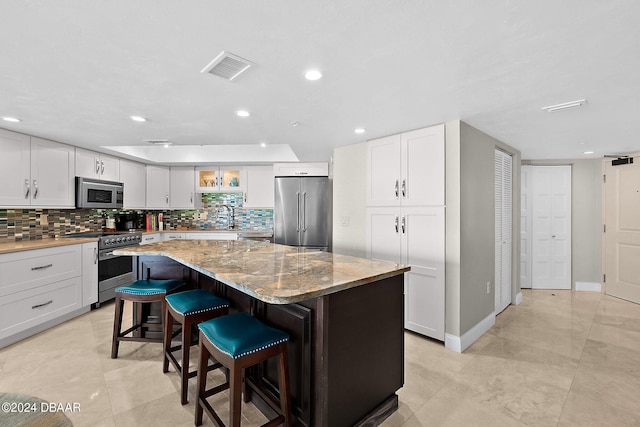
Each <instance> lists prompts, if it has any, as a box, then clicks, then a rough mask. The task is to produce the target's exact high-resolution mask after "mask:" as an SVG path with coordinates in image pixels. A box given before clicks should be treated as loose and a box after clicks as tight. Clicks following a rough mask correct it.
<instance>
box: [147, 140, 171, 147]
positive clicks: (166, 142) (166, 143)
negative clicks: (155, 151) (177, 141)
mask: <svg viewBox="0 0 640 427" xmlns="http://www.w3.org/2000/svg"><path fill="white" fill-rule="evenodd" d="M143 141H144V142H148V143H149V144H151V145H163V146H165V147H168V146H170V145H173V142H171V141H169V140H168V139H144V140H143Z"/></svg>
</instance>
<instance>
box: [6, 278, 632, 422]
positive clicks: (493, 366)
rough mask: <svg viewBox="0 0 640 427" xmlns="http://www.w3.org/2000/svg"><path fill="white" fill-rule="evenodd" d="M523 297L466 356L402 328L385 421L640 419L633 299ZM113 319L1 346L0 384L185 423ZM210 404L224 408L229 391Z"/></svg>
mask: <svg viewBox="0 0 640 427" xmlns="http://www.w3.org/2000/svg"><path fill="white" fill-rule="evenodd" d="M523 296H524V302H523V303H522V304H521V305H519V306H510V307H508V308H507V309H506V310H505V311H504V312H503V313H502V314H500V315H499V316H498V317H497V319H496V325H495V326H494V327H493V328H492V329H491V330H490V331H489V332H488V333H486V334H485V335H484V336H482V337H481V338H480V339H479V340H478V341H477V342H476V343H474V344H473V345H472V346H471V347H470V348H469V349H467V350H466V351H465V352H464V353H463V354H458V353H454V352H452V351H450V350H446V349H445V348H444V347H443V345H442V344H440V343H437V342H434V341H431V340H428V339H425V338H422V337H420V336H418V335H414V334H411V333H407V334H406V341H405V345H406V355H405V366H406V369H405V386H404V387H403V388H402V389H401V390H400V391H399V393H398V394H399V396H400V408H399V410H398V411H397V412H396V413H394V414H393V415H392V416H391V417H389V418H388V419H387V420H386V421H385V422H384V423H383V426H385V427H395V426H406V427H411V426H525V425H526V426H626V425H629V426H632V425H634V426H638V425H640V398H639V397H638V396H640V305H636V304H632V303H629V302H625V301H622V300H618V299H615V298H611V297H607V296H604V295H602V294H599V293H589V292H571V291H531V290H523ZM112 319H113V306H112V305H110V304H109V305H105V306H103V307H102V308H101V309H99V310H94V311H92V312H91V313H88V314H86V315H84V316H81V317H79V318H76V319H74V320H72V321H69V322H66V323H64V324H62V325H59V326H57V327H55V328H52V329H50V330H48V331H46V332H44V333H41V334H39V335H36V336H34V337H31V338H29V339H26V340H24V341H22V342H20V343H17V344H14V345H12V346H9V347H7V348H5V349H2V350H0V391H4V392H13V393H23V394H30V395H33V396H37V397H39V398H42V399H45V400H48V401H50V402H61V403H67V402H79V403H80V404H81V412H79V413H70V414H68V416H69V418H70V419H71V420H72V421H73V423H74V425H75V426H164V425H166V426H192V425H193V410H194V404H193V403H191V402H190V403H189V404H188V405H185V406H181V405H180V399H179V396H178V390H179V382H178V376H177V375H176V374H175V373H174V372H173V370H171V373H169V374H162V365H161V363H162V362H161V350H160V346H159V345H158V344H141V343H126V342H125V343H122V344H121V349H120V355H119V358H118V359H116V360H112V359H111V358H110V357H109V355H110V348H111V342H110V336H111V327H112ZM192 360H195V358H193V359H192ZM191 382H192V383H193V384H191V385H190V396H192V395H193V392H194V389H195V381H194V380H192V381H191ZM214 406H215V407H216V408H217V409H220V412H221V413H222V414H226V412H227V411H226V408H227V407H228V400H227V398H226V396H220V398H218V399H217V400H216V401H215V404H214ZM243 416H244V417H245V419H244V420H243V426H255V425H259V424H261V423H263V422H264V421H265V419H264V418H263V417H262V415H261V414H260V413H259V412H258V411H257V410H256V409H255V408H253V407H252V406H251V405H250V404H249V405H247V406H245V407H244V410H243ZM223 419H224V415H223ZM204 425H212V423H211V421H210V420H208V419H207V418H206V417H205V423H204Z"/></svg>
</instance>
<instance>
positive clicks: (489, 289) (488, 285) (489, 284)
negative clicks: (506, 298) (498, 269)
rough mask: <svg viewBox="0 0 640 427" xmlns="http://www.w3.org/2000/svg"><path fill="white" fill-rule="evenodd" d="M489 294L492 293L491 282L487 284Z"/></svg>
mask: <svg viewBox="0 0 640 427" xmlns="http://www.w3.org/2000/svg"><path fill="white" fill-rule="evenodd" d="M487 293H488V294H490V293H491V282H487Z"/></svg>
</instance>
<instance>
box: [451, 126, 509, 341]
mask: <svg viewBox="0 0 640 427" xmlns="http://www.w3.org/2000/svg"><path fill="white" fill-rule="evenodd" d="M446 132H447V133H446V144H447V152H446V156H447V160H446V162H447V166H446V179H447V196H446V197H447V200H446V203H447V217H446V223H447V225H446V228H447V231H446V233H447V234H446V240H447V249H446V251H447V261H446V301H447V302H446V333H447V334H450V335H454V336H458V337H460V336H462V335H464V334H465V333H466V332H468V331H469V330H470V329H471V328H473V327H474V326H476V325H477V324H478V323H479V322H480V321H482V320H483V319H484V318H486V317H487V316H490V315H491V314H493V313H494V311H495V247H494V245H495V203H494V200H495V181H494V178H495V177H494V151H495V149H496V148H500V149H502V150H503V151H506V152H508V153H510V154H512V155H513V169H514V182H513V194H514V200H513V236H514V238H513V251H512V259H513V260H514V261H515V262H513V263H512V284H513V288H512V301H513V300H514V298H515V294H517V292H519V290H520V289H519V287H520V284H519V283H520V270H519V267H520V263H519V262H518V261H517V260H519V253H520V239H519V236H520V197H519V195H520V179H519V177H520V152H519V151H517V150H515V149H514V148H512V147H509V146H508V145H506V144H504V143H502V142H500V141H498V140H497V139H495V138H493V137H491V136H489V135H487V134H485V133H483V132H480V131H479V130H477V129H475V128H473V127H471V126H469V125H468V124H466V123H464V122H461V121H453V122H448V123H447V124H446ZM487 282H490V283H491V288H490V291H489V293H487Z"/></svg>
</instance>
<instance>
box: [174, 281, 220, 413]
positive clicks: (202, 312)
mask: <svg viewBox="0 0 640 427" xmlns="http://www.w3.org/2000/svg"><path fill="white" fill-rule="evenodd" d="M165 301H166V308H165V312H164V316H165V317H164V324H165V325H167V326H166V327H165V328H164V359H163V361H162V372H167V371H168V370H169V362H171V364H172V365H173V367H174V368H175V370H176V371H177V372H178V373H179V374H180V379H181V380H182V383H181V384H182V386H181V393H180V401H181V403H182V404H183V405H184V404H186V403H187V402H188V400H187V391H188V388H189V378H192V377H195V376H196V371H191V372H189V353H190V349H191V346H192V345H193V344H192V341H191V329H192V327H193V325H196V324H198V323H200V322H204V321H205V320H210V319H213V318H215V317H218V316H223V315H226V314H227V313H229V302H228V301H226V300H224V299H222V298H218V297H216V296H214V295H213V294H211V293H210V292H208V291H206V290H204V289H195V290H192V291H184V292H178V293H175V294H171V295H167V296H166V297H165ZM174 320H175V321H177V322H178V323H180V325H182V328H181V331H182V333H181V335H182V339H181V342H180V345H177V346H175V347H171V338H173V337H174V336H175V334H173V323H174ZM177 350H182V363H179V362H178V360H177V359H176V358H175V356H174V355H173V352H174V351H177ZM219 366H220V365H213V366H210V367H209V370H211V369H214V368H216V367H219Z"/></svg>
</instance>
